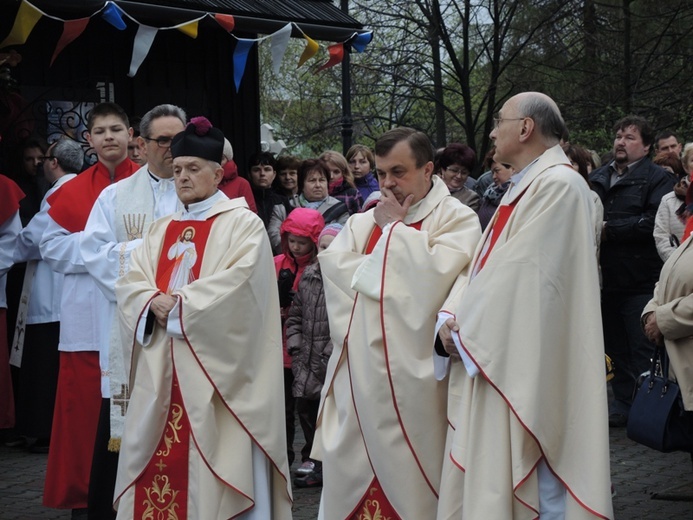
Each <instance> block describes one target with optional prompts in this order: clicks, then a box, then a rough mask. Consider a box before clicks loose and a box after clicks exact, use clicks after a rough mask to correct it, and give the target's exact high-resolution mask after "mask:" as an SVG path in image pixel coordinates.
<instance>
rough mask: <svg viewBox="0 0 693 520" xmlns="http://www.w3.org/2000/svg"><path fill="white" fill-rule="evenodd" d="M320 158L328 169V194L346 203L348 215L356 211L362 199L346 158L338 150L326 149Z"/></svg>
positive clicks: (359, 207)
mask: <svg viewBox="0 0 693 520" xmlns="http://www.w3.org/2000/svg"><path fill="white" fill-rule="evenodd" d="M320 159H322V160H323V161H325V163H326V164H327V167H328V168H329V170H330V185H329V186H328V191H329V193H330V195H331V196H332V197H334V198H335V199H337V200H341V201H342V202H343V203H344V204H346V207H347V209H348V210H349V215H353V214H354V213H358V212H359V211H360V210H361V205H362V204H363V199H362V198H361V194H360V193H359V191H358V190H357V189H356V184H354V175H353V174H352V173H351V170H350V169H349V163H347V160H346V158H345V157H344V156H343V155H342V154H341V153H339V152H335V151H333V150H328V151H327V152H324V153H323V154H322V155H321V156H320Z"/></svg>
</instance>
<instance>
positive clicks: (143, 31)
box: [128, 25, 159, 78]
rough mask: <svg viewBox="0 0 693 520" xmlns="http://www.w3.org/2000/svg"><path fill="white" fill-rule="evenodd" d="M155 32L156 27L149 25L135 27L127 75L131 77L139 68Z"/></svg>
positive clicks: (150, 45) (157, 30) (152, 41)
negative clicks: (135, 32)
mask: <svg viewBox="0 0 693 520" xmlns="http://www.w3.org/2000/svg"><path fill="white" fill-rule="evenodd" d="M157 32H159V29H157V28H156V27H149V26H148V25H140V26H139V28H138V29H137V34H136V35H135V42H134V45H133V48H132V61H131V62H130V71H129V72H128V76H130V77H131V78H132V77H134V76H135V74H137V69H139V68H140V65H142V62H143V61H144V59H145V58H146V57H147V54H149V49H151V47H152V43H154V38H155V37H156V33H157Z"/></svg>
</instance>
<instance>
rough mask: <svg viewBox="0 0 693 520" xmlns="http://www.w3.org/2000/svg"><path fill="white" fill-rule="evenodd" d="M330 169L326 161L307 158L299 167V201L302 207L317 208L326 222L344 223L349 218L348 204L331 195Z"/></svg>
mask: <svg viewBox="0 0 693 520" xmlns="http://www.w3.org/2000/svg"><path fill="white" fill-rule="evenodd" d="M329 183H330V170H329V168H328V167H327V164H326V163H325V161H322V160H320V159H306V160H305V161H303V162H302V163H301V166H299V168H298V186H299V191H300V195H299V196H298V203H299V205H300V206H301V207H302V208H311V209H317V210H318V211H319V212H320V213H321V214H322V216H323V218H324V219H325V224H331V223H332V222H338V223H340V224H344V223H345V222H346V221H347V219H348V218H349V211H348V210H347V206H346V204H344V203H343V202H342V201H340V200H337V199H335V198H334V197H331V196H330V195H329V192H328V188H327V187H328V185H329Z"/></svg>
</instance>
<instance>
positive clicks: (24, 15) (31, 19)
mask: <svg viewBox="0 0 693 520" xmlns="http://www.w3.org/2000/svg"><path fill="white" fill-rule="evenodd" d="M41 16H42V13H41V11H39V10H38V9H36V8H35V7H34V6H33V5H31V4H30V3H29V2H24V1H23V2H22V3H21V5H20V6H19V10H18V11H17V17H16V18H15V19H14V25H13V26H12V30H11V31H10V34H8V35H7V38H5V39H4V40H3V42H2V43H0V49H1V48H3V47H7V46H9V45H24V44H25V43H26V40H27V38H29V35H30V34H31V31H33V30H34V26H35V25H36V23H37V22H38V21H39V20H40V19H41Z"/></svg>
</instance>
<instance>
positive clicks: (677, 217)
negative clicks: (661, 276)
mask: <svg viewBox="0 0 693 520" xmlns="http://www.w3.org/2000/svg"><path fill="white" fill-rule="evenodd" d="M652 162H653V163H655V164H657V165H659V166H661V167H662V168H664V169H665V170H668V171H670V172H671V173H673V174H674V175H676V178H677V179H678V182H677V183H676V185H675V186H674V191H671V192H669V193H667V194H666V195H664V196H663V197H662V200H661V201H660V203H659V208H658V209H657V215H656V216H655V223H654V230H653V232H652V235H653V236H654V240H655V245H656V246H657V252H658V253H659V256H660V257H661V259H662V260H663V261H665V262H666V260H667V259H668V258H669V257H670V256H671V254H672V253H673V252H674V250H675V249H676V248H677V247H678V246H679V243H680V242H681V240H682V237H683V232H684V229H685V227H686V217H685V215H684V213H685V209H686V204H685V199H686V191H687V190H688V185H689V178H688V175H686V172H685V171H684V169H683V165H682V164H681V160H680V159H679V157H678V155H677V154H676V153H675V152H664V153H659V154H657V155H656V156H655V158H654V159H653V160H652Z"/></svg>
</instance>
